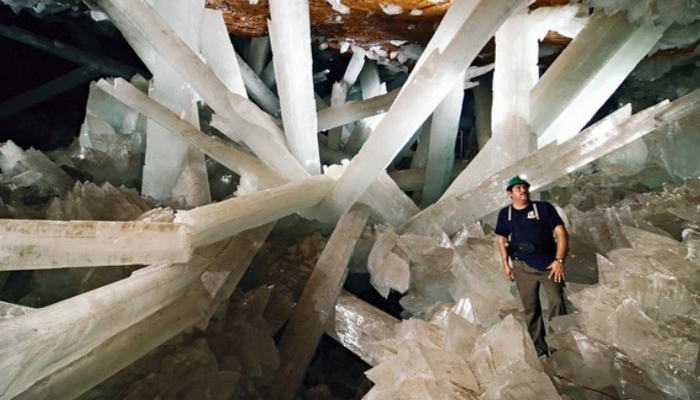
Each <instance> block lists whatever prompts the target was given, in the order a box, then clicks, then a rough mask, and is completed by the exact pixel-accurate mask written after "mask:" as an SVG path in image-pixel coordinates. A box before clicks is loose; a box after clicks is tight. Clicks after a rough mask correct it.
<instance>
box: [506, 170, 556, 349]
mask: <svg viewBox="0 0 700 400" xmlns="http://www.w3.org/2000/svg"><path fill="white" fill-rule="evenodd" d="M529 189H530V184H529V183H528V182H527V181H526V180H524V179H522V178H520V176H517V175H516V176H514V177H513V178H511V179H510V180H509V181H508V183H507V187H506V192H507V193H508V196H510V198H511V200H513V204H512V205H510V206H508V207H505V208H503V209H502V210H501V211H500V212H499V214H498V221H497V223H496V234H497V235H498V248H499V250H500V251H501V261H502V262H503V268H504V269H505V273H506V278H508V280H510V281H511V282H513V281H515V285H516V287H517V288H518V293H519V294H520V299H521V300H522V303H523V306H524V307H525V320H526V321H527V325H528V332H529V333H530V337H532V341H533V342H534V343H535V348H536V349H537V354H538V355H539V356H549V348H548V347H547V342H545V340H544V337H545V335H546V332H545V328H544V320H543V319H542V304H540V297H539V290H540V285H542V286H544V289H545V291H546V292H547V300H548V303H549V318H550V320H551V319H552V318H554V317H556V316H559V315H564V314H566V305H565V304H564V280H565V276H564V269H565V265H564V259H565V257H566V253H567V251H568V245H569V236H568V233H567V231H566V228H565V227H564V222H563V221H562V219H561V217H560V216H559V214H557V211H556V209H555V208H554V206H552V205H551V204H550V203H548V202H545V201H531V200H530V190H529ZM555 236H556V242H555V240H554V237H555ZM509 257H510V259H511V261H512V264H513V265H512V268H511V266H510V265H509V263H508V258H509Z"/></svg>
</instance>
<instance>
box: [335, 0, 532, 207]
mask: <svg viewBox="0 0 700 400" xmlns="http://www.w3.org/2000/svg"><path fill="white" fill-rule="evenodd" d="M519 3H520V1H516V0H499V1H496V2H494V1H489V2H484V1H482V2H480V3H479V4H478V5H476V6H475V9H474V12H473V13H471V14H469V15H468V16H464V17H465V20H464V21H457V26H459V28H457V27H450V29H452V30H453V31H454V32H455V34H454V36H452V37H451V40H450V41H449V43H448V44H446V45H445V46H444V47H441V50H436V51H434V52H431V53H430V56H428V58H427V61H426V62H425V63H424V64H422V66H420V67H419V68H417V69H415V70H414V71H413V73H412V75H411V77H409V80H408V81H407V83H406V84H404V86H403V87H402V89H401V92H400V94H399V96H398V97H397V99H396V101H395V102H394V104H393V105H392V107H391V108H390V110H389V112H387V114H386V115H385V116H384V118H382V121H381V122H380V123H379V125H377V129H376V131H375V132H374V134H373V135H372V136H370V138H369V139H368V141H367V142H366V143H365V145H364V146H363V147H362V150H360V152H359V153H358V154H357V156H355V158H353V161H352V162H351V163H350V165H349V167H348V169H347V170H346V171H345V172H344V173H343V175H342V176H341V178H340V179H339V180H338V182H337V183H336V184H335V186H334V188H333V191H332V193H331V195H330V196H329V197H328V199H327V200H326V201H325V202H324V205H323V207H322V209H323V210H324V211H325V213H327V214H329V215H332V216H337V215H340V214H342V213H343V212H345V211H347V209H349V208H350V206H351V205H352V204H353V203H355V201H357V199H358V198H359V197H360V196H361V195H362V193H363V192H364V191H365V190H366V189H367V187H368V186H369V185H370V184H371V183H372V181H373V180H374V179H376V177H377V176H378V175H379V174H380V173H381V172H382V171H383V170H384V169H385V168H386V166H387V165H389V163H390V162H391V161H392V159H393V158H394V157H395V156H396V154H397V153H398V152H399V151H400V150H401V148H402V147H403V146H404V145H405V144H406V142H407V141H408V140H409V139H410V137H409V136H410V135H412V134H413V133H414V132H415V131H416V130H417V129H418V127H419V126H420V124H422V123H423V121H425V119H426V118H427V117H428V115H430V113H432V112H433V110H434V109H435V107H437V105H438V103H439V102H440V101H442V99H443V98H444V97H445V95H446V94H447V93H448V91H449V90H450V89H451V87H452V86H453V84H454V82H455V80H456V79H457V78H458V77H459V76H460V75H461V74H462V72H464V70H466V69H467V67H468V66H469V64H470V63H471V62H472V61H473V59H474V58H475V57H476V54H477V52H478V51H479V50H478V49H480V48H481V47H483V45H484V44H485V43H486V42H487V41H488V39H489V38H490V37H491V36H492V35H493V34H494V33H495V30H496V29H497V28H498V27H499V26H500V25H501V24H502V23H503V21H504V20H505V19H507V18H508V16H509V15H510V13H512V12H513V10H514V9H515V8H516V7H517V6H518V5H519ZM455 9H457V8H456V7H455ZM450 11H452V9H450ZM450 11H448V13H447V14H448V15H449V14H450ZM461 22H463V23H461ZM443 23H444V21H443ZM465 35H468V36H469V40H463V39H464V38H463V36H465ZM464 43H469V44H470V45H469V46H466V47H465V46H464ZM428 86H429V88H430V90H426V88H427V87H428ZM426 94H428V96H426Z"/></svg>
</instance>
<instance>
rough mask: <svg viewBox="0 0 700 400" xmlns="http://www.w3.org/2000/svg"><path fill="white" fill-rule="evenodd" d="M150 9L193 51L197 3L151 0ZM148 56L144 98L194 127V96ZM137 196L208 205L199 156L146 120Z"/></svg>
mask: <svg viewBox="0 0 700 400" xmlns="http://www.w3.org/2000/svg"><path fill="white" fill-rule="evenodd" d="M153 10H154V11H155V13H157V14H158V15H160V17H161V18H162V19H163V20H165V21H168V22H169V24H171V25H170V26H171V29H172V30H173V31H174V32H176V34H178V35H179V36H180V37H182V38H183V42H184V43H185V45H186V46H187V47H188V48H189V49H191V50H190V51H191V52H198V51H199V47H198V45H199V27H200V25H201V16H202V14H203V12H204V2H203V1H183V0H176V1H174V2H173V1H163V0H155V1H154V2H153ZM149 50H151V51H152V49H149ZM151 56H152V57H154V62H153V63H152V64H151V65H149V67H150V70H151V72H152V73H153V83H152V87H151V88H150V90H149V96H151V97H153V98H154V99H156V100H157V101H159V102H160V103H162V104H164V105H166V106H167V107H168V108H170V109H172V110H173V111H174V112H176V113H177V114H179V115H181V116H182V118H183V119H186V120H188V121H190V122H191V123H192V124H194V125H196V126H198V125H199V112H198V110H197V105H196V101H197V95H196V93H195V92H194V90H193V88H192V87H191V86H190V85H188V84H187V83H186V82H185V81H184V79H183V78H182V77H181V76H180V75H179V74H178V72H177V71H176V69H175V65H173V64H170V63H169V62H168V61H167V60H166V59H164V58H163V57H162V56H161V55H160V54H158V53H155V54H152V55H151ZM141 192H142V193H143V194H144V195H147V196H150V197H153V198H154V199H156V200H158V201H170V200H171V199H172V198H178V197H180V198H182V199H184V202H185V205H186V206H188V207H192V206H199V205H203V204H207V203H210V202H211V196H210V192H209V181H208V179H207V174H206V166H205V161H204V156H203V155H202V154H201V153H200V152H198V151H197V150H195V149H193V148H191V147H190V146H189V145H188V144H187V143H186V142H183V141H182V140H181V139H180V138H173V137H172V136H170V134H169V133H168V132H167V131H166V130H164V129H163V128H162V127H161V126H159V125H157V124H153V123H152V122H151V121H148V122H147V135H146V157H145V162H144V168H143V184H142V188H141Z"/></svg>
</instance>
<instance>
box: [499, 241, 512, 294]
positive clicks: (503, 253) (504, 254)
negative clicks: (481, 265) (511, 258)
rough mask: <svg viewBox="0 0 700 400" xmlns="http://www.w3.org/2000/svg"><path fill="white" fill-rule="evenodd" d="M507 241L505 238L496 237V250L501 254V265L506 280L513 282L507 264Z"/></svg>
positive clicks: (510, 270) (510, 269)
mask: <svg viewBox="0 0 700 400" xmlns="http://www.w3.org/2000/svg"><path fill="white" fill-rule="evenodd" d="M507 241H508V239H507V238H506V237H505V236H500V235H499V236H498V250H499V251H500V252H501V263H503V269H504V271H505V273H506V278H508V280H509V281H511V282H513V268H511V267H510V264H508V251H507V250H506V242H507Z"/></svg>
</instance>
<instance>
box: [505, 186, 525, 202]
mask: <svg viewBox="0 0 700 400" xmlns="http://www.w3.org/2000/svg"><path fill="white" fill-rule="evenodd" d="M508 195H509V196H510V198H511V199H513V201H528V200H530V189H528V188H527V186H525V185H524V184H519V185H515V186H513V188H512V189H511V191H510V192H508Z"/></svg>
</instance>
